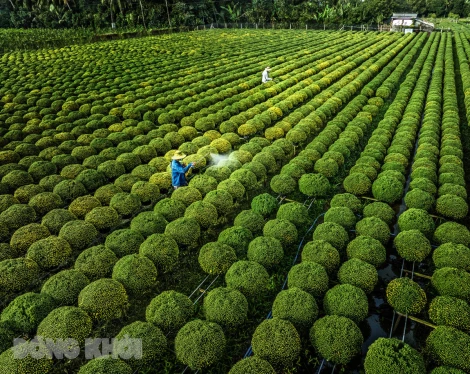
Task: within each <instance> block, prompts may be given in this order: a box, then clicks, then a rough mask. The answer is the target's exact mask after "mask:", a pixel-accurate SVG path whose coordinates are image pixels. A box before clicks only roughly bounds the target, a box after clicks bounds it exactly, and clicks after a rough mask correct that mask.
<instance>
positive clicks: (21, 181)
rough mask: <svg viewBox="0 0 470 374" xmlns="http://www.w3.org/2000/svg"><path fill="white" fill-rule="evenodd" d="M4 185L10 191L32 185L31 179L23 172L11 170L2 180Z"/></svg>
mask: <svg viewBox="0 0 470 374" xmlns="http://www.w3.org/2000/svg"><path fill="white" fill-rule="evenodd" d="M2 183H4V184H5V185H6V186H7V187H8V188H9V189H10V190H11V191H15V190H16V189H17V188H19V187H21V186H26V185H27V184H32V183H34V180H33V177H31V175H30V174H29V173H28V172H26V171H24V170H12V171H10V172H9V173H8V174H7V175H5V176H4V177H3V178H2Z"/></svg>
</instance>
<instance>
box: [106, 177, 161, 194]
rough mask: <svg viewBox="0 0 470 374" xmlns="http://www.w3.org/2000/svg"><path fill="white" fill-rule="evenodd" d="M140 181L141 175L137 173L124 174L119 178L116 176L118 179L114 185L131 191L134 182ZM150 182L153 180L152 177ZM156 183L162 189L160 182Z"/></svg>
mask: <svg viewBox="0 0 470 374" xmlns="http://www.w3.org/2000/svg"><path fill="white" fill-rule="evenodd" d="M140 181H141V179H140V178H139V177H136V176H135V175H132V174H123V175H121V176H120V177H119V178H116V180H115V181H114V185H115V186H117V187H119V188H120V189H121V190H123V191H124V192H129V193H130V192H131V191H132V187H134V184H136V183H137V182H140ZM150 182H152V180H151V178H150ZM155 185H156V186H157V187H159V189H160V186H159V185H158V184H155Z"/></svg>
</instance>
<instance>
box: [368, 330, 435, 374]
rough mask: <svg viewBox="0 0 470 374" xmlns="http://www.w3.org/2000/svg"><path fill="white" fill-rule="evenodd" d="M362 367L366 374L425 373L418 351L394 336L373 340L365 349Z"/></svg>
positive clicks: (422, 360)
mask: <svg viewBox="0 0 470 374" xmlns="http://www.w3.org/2000/svg"><path fill="white" fill-rule="evenodd" d="M364 369H365V372H366V374H388V373H410V374H411V373H413V374H426V366H425V364H424V359H423V357H422V356H421V355H420V354H419V353H418V351H416V350H415V349H413V348H412V347H411V346H409V345H408V344H406V343H404V342H402V341H400V340H398V339H395V338H391V339H387V338H378V339H377V340H376V341H374V342H373V343H372V344H371V345H370V346H369V349H368V351H367V354H366V359H365V362H364Z"/></svg>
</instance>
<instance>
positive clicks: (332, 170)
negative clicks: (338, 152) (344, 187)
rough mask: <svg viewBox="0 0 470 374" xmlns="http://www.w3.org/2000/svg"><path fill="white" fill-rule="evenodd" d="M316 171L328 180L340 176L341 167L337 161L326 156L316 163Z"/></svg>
mask: <svg viewBox="0 0 470 374" xmlns="http://www.w3.org/2000/svg"><path fill="white" fill-rule="evenodd" d="M314 170H315V172H316V173H319V174H322V175H323V176H325V177H326V178H332V177H334V176H335V175H337V174H338V172H339V166H338V163H337V162H336V161H335V160H333V159H332V158H327V157H325V156H324V157H322V158H321V159H319V160H318V161H317V162H315V167H314Z"/></svg>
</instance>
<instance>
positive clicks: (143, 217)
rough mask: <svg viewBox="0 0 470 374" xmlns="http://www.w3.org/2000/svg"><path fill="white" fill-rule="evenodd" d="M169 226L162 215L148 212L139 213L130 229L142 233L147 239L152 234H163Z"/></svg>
mask: <svg viewBox="0 0 470 374" xmlns="http://www.w3.org/2000/svg"><path fill="white" fill-rule="evenodd" d="M167 224H168V222H167V221H166V220H165V218H163V216H162V215H161V214H158V213H155V212H153V211H147V212H142V213H139V214H138V215H137V216H135V217H134V218H133V219H132V221H131V225H130V229H131V230H134V231H138V232H140V233H141V234H142V236H143V237H144V238H146V237H148V236H150V235H152V234H162V233H163V232H165V228H166V225H167Z"/></svg>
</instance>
